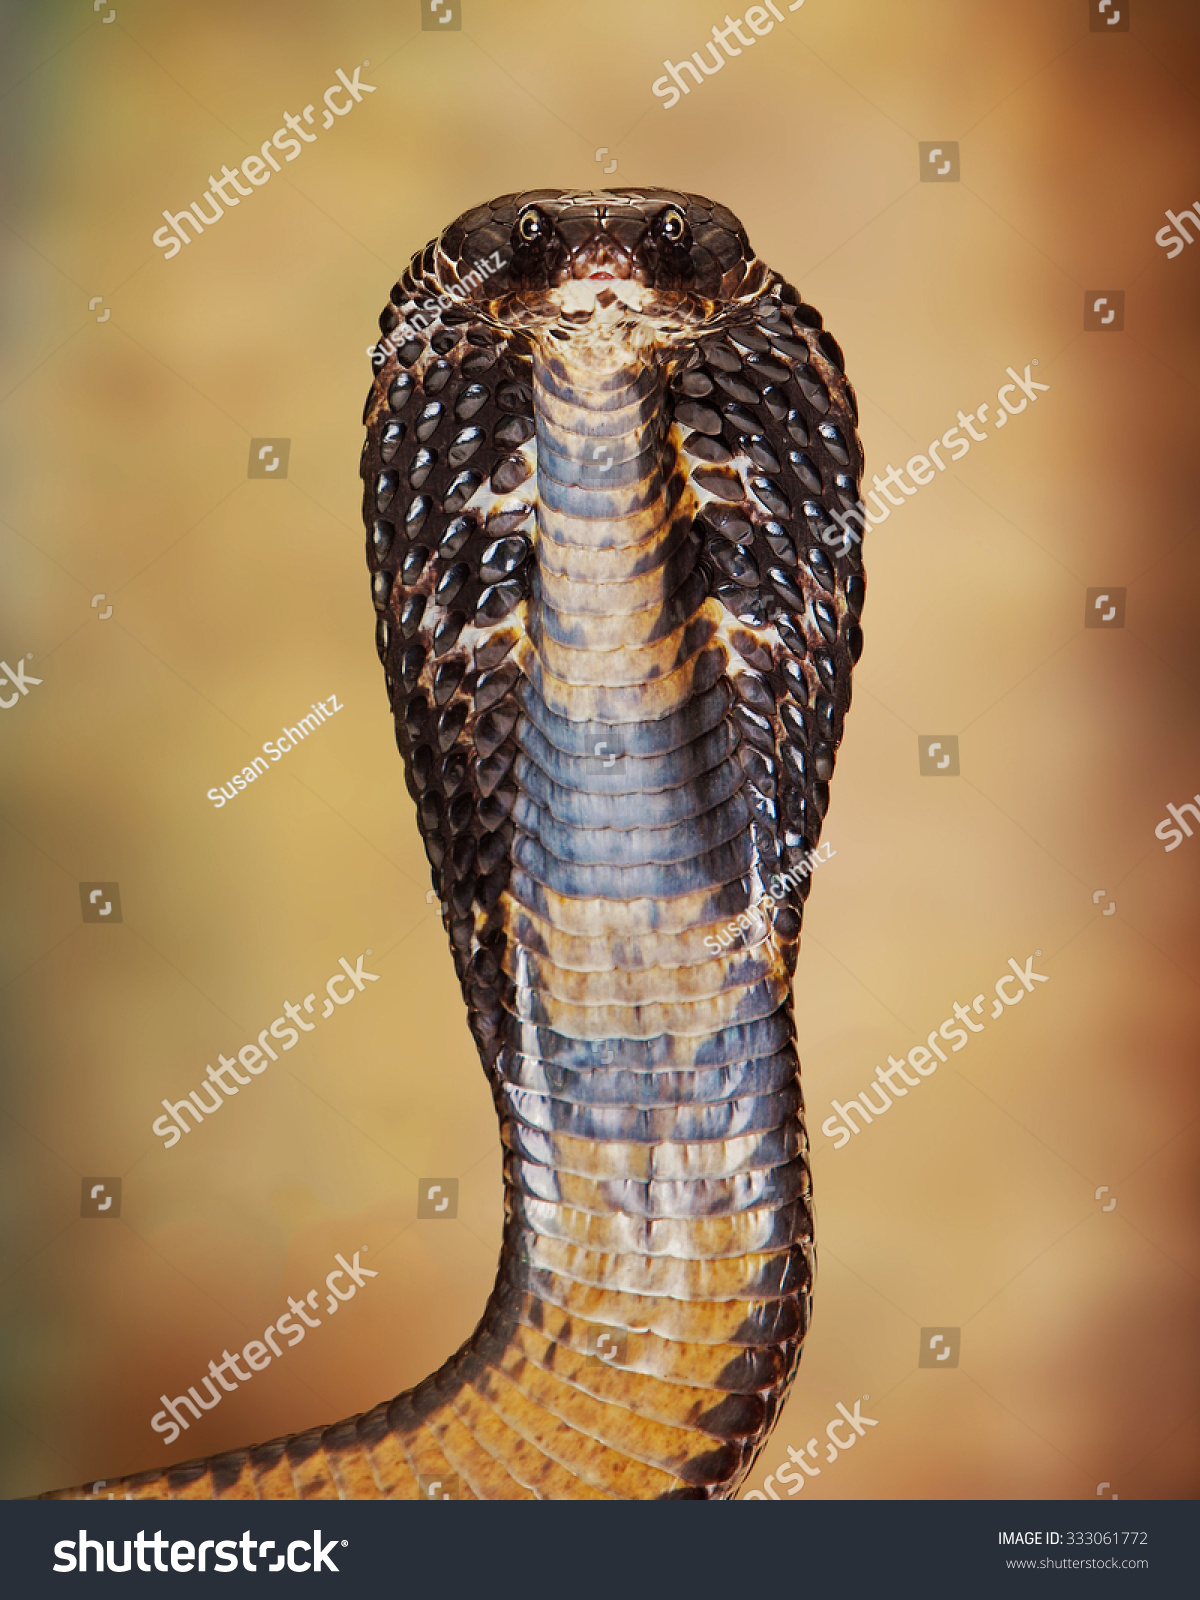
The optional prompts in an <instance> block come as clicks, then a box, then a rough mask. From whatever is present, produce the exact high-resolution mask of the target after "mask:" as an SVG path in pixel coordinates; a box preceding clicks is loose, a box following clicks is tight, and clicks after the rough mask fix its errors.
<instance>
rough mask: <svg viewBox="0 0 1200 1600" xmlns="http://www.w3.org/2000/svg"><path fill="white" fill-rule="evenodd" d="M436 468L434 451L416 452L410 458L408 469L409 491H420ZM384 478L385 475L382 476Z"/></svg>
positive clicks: (435, 452)
mask: <svg viewBox="0 0 1200 1600" xmlns="http://www.w3.org/2000/svg"><path fill="white" fill-rule="evenodd" d="M436 466H437V451H436V450H418V451H417V453H416V455H415V456H414V457H413V458H412V465H411V466H410V467H409V469H408V486H409V488H410V489H420V488H421V487H422V485H423V484H424V483H425V481H426V479H427V478H428V477H429V474H430V473H431V472H432V471H433V469H434V467H436ZM384 476H386V474H384Z"/></svg>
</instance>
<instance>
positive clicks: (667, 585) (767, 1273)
mask: <svg viewBox="0 0 1200 1600" xmlns="http://www.w3.org/2000/svg"><path fill="white" fill-rule="evenodd" d="M481 262H488V263H490V264H492V265H489V268H488V270H486V271H477V270H476V264H477V263H481ZM380 328H381V332H382V334H383V335H384V340H383V342H382V343H381V345H380V346H379V347H378V349H377V352H376V357H377V359H382V361H383V364H382V366H380V368H379V371H378V374H377V376H376V378H375V381H374V383H373V385H372V388H371V391H370V394H369V396H368V399H367V405H366V412H365V422H366V427H367V440H366V445H365V449H364V453H363V459H362V475H363V479H364V492H365V502H364V503H365V514H366V524H367V530H368V558H369V563H370V568H371V574H372V578H371V582H372V589H373V594H374V603H375V607H376V610H377V626H376V639H377V644H378V650H379V655H380V657H381V660H382V662H383V667H384V673H385V677H386V682H387V688H388V693H389V696H390V700H391V706H392V710H393V713H394V716H395V725H396V734H397V739H398V743H399V746H400V751H401V753H402V755H403V758H404V767H405V774H406V777H407V781H408V787H409V789H410V792H411V794H412V796H413V799H414V800H415V802H416V809H417V817H418V821H419V826H420V830H421V835H422V838H423V840H424V843H425V849H426V851H427V853H428V856H429V861H430V864H431V867H432V873H433V885H434V888H435V890H436V893H437V897H438V899H439V901H440V902H441V905H442V908H443V916H444V921H445V925H446V930H447V933H448V935H449V941H450V946H451V950H452V952H453V957H454V961H455V965H456V968H457V971H458V975H459V978H460V980H461V984H462V992H463V995H464V998H465V1000H466V1005H467V1013H468V1020H469V1024H470V1028H471V1031H472V1033H473V1035H474V1038H475V1041H476V1043H477V1045H478V1048H479V1054H480V1057H481V1060H482V1063H483V1068H484V1071H485V1073H486V1074H487V1078H488V1082H489V1084H490V1086H491V1089H492V1093H493V1096H494V1098H495V1103H496V1108H497V1112H498V1115H499V1121H500V1136H501V1140H502V1142H503V1147H504V1162H505V1180H504V1182H505V1225H504V1239H503V1248H502V1251H501V1256H500V1264H499V1270H498V1273H497V1278H496V1284H495V1287H494V1289H493V1291H492V1294H491V1297H490V1299H489V1300H488V1302H487V1305H486V1308H485V1310H484V1312H483V1317H482V1320H481V1321H480V1323H479V1326H478V1328H477V1329H476V1330H475V1332H474V1333H473V1334H472V1335H471V1337H470V1338H469V1339H468V1340H467V1342H466V1343H465V1344H464V1345H463V1346H462V1348H461V1349H460V1350H459V1351H458V1352H457V1353H456V1354H454V1355H452V1356H451V1357H450V1359H449V1360H448V1361H447V1362H446V1364H445V1365H444V1366H443V1367H441V1368H440V1369H439V1370H438V1371H437V1372H435V1373H434V1374H433V1375H432V1376H431V1377H429V1378H427V1379H426V1380H425V1381H424V1382H423V1383H421V1384H419V1385H418V1386H417V1387H416V1388H415V1389H411V1390H407V1391H405V1392H404V1393H402V1394H400V1395H398V1396H396V1397H395V1398H394V1399H391V1400H388V1401H385V1402H384V1403H382V1404H381V1405H379V1406H377V1407H375V1409H374V1410H372V1411H368V1412H366V1413H364V1414H362V1415H359V1416H353V1417H349V1418H347V1419H346V1420H345V1421H342V1422H337V1423H334V1424H333V1425H332V1426H329V1427H321V1428H313V1429H310V1430H308V1431H307V1432H304V1433H299V1434H294V1435H291V1436H289V1437H287V1438H283V1439H276V1440H273V1441H271V1442H270V1443H267V1444H261V1445H257V1446H254V1447H252V1448H248V1449H240V1450H233V1451H227V1452H224V1453H222V1454H220V1455H217V1456H214V1457H211V1458H209V1459H207V1460H203V1461H196V1462H192V1463H189V1464H185V1465H181V1466H174V1467H170V1468H166V1469H162V1470H158V1471H154V1472H150V1473H143V1474H140V1475H137V1476H134V1477H130V1478H126V1479H122V1480H118V1481H116V1482H109V1483H106V1484H104V1485H103V1486H100V1488H99V1489H98V1491H97V1492H98V1493H100V1494H101V1495H112V1494H115V1495H117V1496H118V1497H119V1496H120V1495H122V1494H128V1495H131V1496H133V1497H135V1498H155V1497H179V1498H186V1499H191V1498H207V1497H210V1496H213V1497H218V1498H229V1497H240V1498H262V1499H273V1498H279V1497H293V1496H297V1497H305V1498H308V1497H312V1496H318V1497H320V1496H330V1497H334V1496H336V1497H341V1498H344V1499H350V1498H353V1499H359V1498H363V1499H370V1498H397V1499H413V1498H417V1497H419V1496H421V1495H422V1494H427V1493H436V1494H437V1495H438V1497H441V1496H443V1495H444V1494H446V1493H448V1492H449V1493H454V1494H456V1495H457V1496H458V1497H460V1498H467V1499H469V1498H477V1499H500V1500H503V1499H606V1498H607V1499H636V1500H641V1499H680V1498H684V1499H726V1498H730V1497H732V1496H733V1495H734V1494H735V1493H736V1491H737V1488H738V1486H739V1484H740V1483H741V1482H742V1480H743V1479H744V1477H745V1475H746V1473H747V1472H748V1470H749V1468H750V1466H751V1464H752V1463H753V1461H754V1459H755V1456H756V1454H757V1452H758V1451H759V1450H760V1448H761V1447H762V1445H763V1443H764V1441H765V1439H766V1437H767V1434H768V1432H769V1430H770V1429H771V1427H772V1424H773V1423H774V1421H775V1419H776V1417H777V1416H778V1413H779V1410H780V1407H781V1406H782V1405H783V1402H784V1399H785V1398H786V1396H787V1394H788V1391H789V1387H790V1385H791V1384H792V1381H793V1378H794V1376H795V1373H796V1368H797V1364H798V1362H799V1358H800V1348H801V1342H802V1340H803V1338H804V1334H805V1331H806V1329H807V1327H808V1323H809V1314H810V1301H811V1293H812V1283H813V1269H814V1256H813V1229H812V1205H811V1184H810V1177H809V1162H808V1146H807V1140H806V1136H805V1128H804V1117H803V1104H802V1099H801V1091H800V1083H799V1073H798V1064H797V1055H796V1047H795V1027H794V1021H793V1010H792V1004H793V1002H792V992H791V991H792V978H793V974H794V971H795V965H796V956H797V949H798V944H799V938H800V925H801V913H802V910H803V899H804V896H805V895H806V893H807V890H808V883H809V878H808V876H807V873H806V872H803V871H796V870H795V869H797V868H799V867H801V866H802V865H803V863H804V862H805V861H806V859H807V858H808V857H809V855H810V854H811V852H812V851H813V850H814V849H815V848H816V845H817V840H818V838H819V836H820V832H821V826H822V822H823V819H824V817H825V813H826V809H827V807H828V802H829V780H830V777H831V775H832V772H833V765H834V752H835V750H836V749H837V746H838V743H839V740H840V738H841V733H842V725H843V719H844V716H845V713H846V711H847V708H848V707H849V704H850V675H851V669H852V666H853V664H854V662H855V661H856V660H857V659H858V656H859V653H860V651H861V648H862V634H861V631H860V626H859V618H860V614H861V611H862V604H863V594H864V584H863V574H862V565H861V550H860V549H859V546H858V543H857V541H855V540H853V539H850V538H847V537H845V536H844V535H842V534H840V533H839V531H838V529H839V520H838V519H839V516H840V515H841V514H843V513H845V512H846V511H849V510H850V508H851V507H853V506H854V505H856V504H857V502H858V484H859V479H860V476H861V469H862V456H861V452H860V448H859V444H858V440H857V437H856V434H855V424H856V420H857V413H856V408H855V400H854V394H853V391H852V389H851V387H850V384H849V383H848V382H847V380H846V378H845V376H844V374H843V363H842V356H841V352H840V351H839V349H838V346H837V344H836V343H835V342H834V340H833V339H832V338H831V337H830V335H829V334H828V333H826V332H824V331H823V330H822V324H821V318H820V317H819V316H818V314H817V313H816V312H815V311H814V310H813V309H812V308H811V307H810V306H808V305H806V304H805V303H804V302H803V301H802V299H801V297H800V296H799V295H798V294H797V293H796V291H795V290H794V289H792V288H791V287H790V286H789V285H788V284H787V283H786V282H784V281H783V279H781V278H780V277H779V275H778V274H777V273H775V272H773V271H772V270H771V269H770V268H769V267H767V266H766V264H765V263H764V262H762V261H761V260H759V259H758V258H757V256H756V255H755V254H754V252H753V251H752V249H751V247H750V245H749V242H748V240H747V238H746V234H745V231H744V230H743V228H742V226H741V224H740V223H739V222H738V220H737V218H736V217H735V216H733V214H732V213H731V212H729V211H728V210H726V209H725V208H724V207H723V206H721V205H715V204H713V203H712V202H710V201H708V200H705V199H702V198H700V197H699V196H695V195H687V194H676V193H672V192H669V191H664V190H655V189H615V190H606V191H603V192H600V193H582V192H573V191H572V192H563V191H559V190H539V191H536V192H534V193H529V194H521V195H506V196H504V197H502V198H500V199H498V200H494V201H493V202H492V203H491V204H489V205H483V206H478V207H476V208H475V209H473V210H471V211H468V212H466V213H465V215H463V216H461V217H459V219H458V220H457V221H456V222H454V223H453V224H451V226H450V227H449V228H447V229H446V230H445V232H444V233H443V234H442V235H441V237H440V238H438V239H436V240H434V241H433V242H432V243H431V244H429V245H428V246H427V247H426V249H425V250H424V251H423V252H422V253H421V254H420V255H418V256H416V257H415V258H414V259H413V262H412V264H411V265H410V267H409V268H408V270H407V272H406V273H405V274H404V275H403V277H402V278H401V279H400V281H399V282H398V283H397V284H396V286H395V288H394V289H393V290H392V295H391V302H390V304H389V306H388V307H387V309H386V310H385V311H384V313H383V316H382V317H381V319H380ZM841 526H844V522H843V523H841ZM731 922H732V923H733V924H734V925H735V927H736V928H738V929H739V930H741V932H740V934H739V936H738V937H736V938H735V937H733V936H732V935H731V933H730V932H729V925H730V924H731ZM718 933H719V934H720V935H721V937H720V938H717V937H716V936H717V935H718ZM714 947H715V950H716V952H717V953H714ZM431 1485H433V1486H436V1487H435V1488H434V1489H431V1488H430V1486H431ZM91 1492H92V1491H91V1490H88V1489H84V1490H77V1491H68V1493H72V1494H78V1495H87V1494H89V1493H91Z"/></svg>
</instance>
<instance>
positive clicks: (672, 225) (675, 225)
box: [660, 207, 687, 244]
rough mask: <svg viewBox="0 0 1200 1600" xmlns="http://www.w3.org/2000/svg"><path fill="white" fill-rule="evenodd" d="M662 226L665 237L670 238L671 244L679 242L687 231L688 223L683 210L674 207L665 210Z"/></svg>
mask: <svg viewBox="0 0 1200 1600" xmlns="http://www.w3.org/2000/svg"><path fill="white" fill-rule="evenodd" d="M660 226H661V228H662V236H663V238H664V239H667V240H669V241H670V243H671V244H679V243H680V241H681V240H682V238H683V236H684V234H685V233H686V232H687V223H686V221H685V220H684V216H683V213H682V211H676V210H675V209H674V208H673V207H672V209H671V210H670V211H664V212H663V214H662V219H661V223H660Z"/></svg>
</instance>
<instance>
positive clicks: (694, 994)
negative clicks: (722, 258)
mask: <svg viewBox="0 0 1200 1600" xmlns="http://www.w3.org/2000/svg"><path fill="white" fill-rule="evenodd" d="M665 377H666V375H665V373H664V372H663V371H662V369H661V368H658V367H655V366H652V365H650V364H638V365H636V366H630V365H628V364H621V363H620V362H618V361H614V360H608V359H605V354H604V352H603V351H599V352H585V353H583V354H581V355H578V356H577V355H576V354H575V352H573V351H570V350H565V349H564V350H554V351H539V352H538V353H537V355H536V356H535V360H534V369H533V387H534V412H535V419H536V426H537V454H538V490H539V505H538V524H537V551H536V554H537V577H536V580H535V583H534V587H533V598H532V600H531V603H530V608H529V621H528V628H527V635H528V636H527V641H526V644H525V648H524V652H523V657H522V667H523V672H524V678H523V682H522V685H521V691H520V698H521V705H522V711H521V715H520V718H519V721H518V724H517V743H518V748H519V752H520V753H519V754H518V757H517V761H516V765H515V769H514V770H515V776H516V780H517V790H518V799H517V801H516V805H515V808H514V822H515V836H514V839H513V843H512V873H511V878H510V882H509V887H508V889H507V890H506V892H505V895H504V897H503V901H502V907H503V917H504V924H505V935H506V944H505V955H504V960H503V972H502V973H500V974H497V975H496V976H495V978H494V983H495V986H496V987H497V989H498V990H499V992H500V993H501V994H502V995H503V997H504V1014H505V1020H504V1023H503V1025H502V1027H501V1030H500V1033H499V1036H498V1038H497V1040H496V1045H497V1049H496V1053H495V1056H494V1063H493V1071H494V1075H495V1081H496V1088H497V1102H498V1107H499V1111H500V1120H501V1132H502V1138H503V1142H504V1146H505V1178H506V1212H507V1224H506V1236H505V1249H504V1255H503V1258H502V1262H501V1270H500V1278H499V1281H498V1283H497V1286H496V1290H495V1292H494V1294H493V1296H492V1300H491V1302H490V1303H489V1306H488V1310H487V1313H486V1314H485V1317H484V1320H483V1323H482V1324H481V1326H480V1328H479V1330H478V1331H477V1333H476V1335H475V1336H474V1338H473V1339H472V1340H471V1341H470V1343H469V1344H468V1346H466V1347H465V1348H464V1350H463V1351H462V1352H460V1354H459V1355H458V1356H457V1357H456V1358H454V1360H452V1361H451V1362H450V1363H449V1364H448V1365H447V1367H446V1368H445V1369H443V1371H442V1372H441V1373H440V1374H437V1375H435V1377H434V1378H433V1379H431V1380H429V1382H428V1383H427V1384H426V1385H423V1386H422V1388H421V1390H419V1391H417V1393H416V1395H415V1396H414V1402H415V1403H417V1410H418V1412H420V1411H421V1409H422V1407H424V1408H428V1417H429V1426H430V1427H431V1428H432V1429H434V1430H436V1429H437V1428H438V1427H439V1426H441V1424H442V1422H443V1421H444V1419H445V1417H446V1415H447V1413H446V1411H445V1410H444V1409H443V1408H444V1407H447V1406H448V1407H450V1408H451V1410H452V1412H453V1414H454V1415H455V1416H456V1417H457V1418H461V1420H462V1421H463V1422H464V1423H466V1424H467V1425H468V1427H470V1428H471V1429H472V1430H474V1429H477V1428H478V1427H480V1426H482V1419H484V1418H486V1422H487V1427H488V1428H489V1429H491V1430H492V1433H491V1437H492V1438H493V1439H494V1440H496V1441H499V1440H500V1439H501V1438H503V1439H504V1440H505V1441H506V1444H505V1449H506V1452H507V1453H506V1454H504V1458H503V1467H502V1468H499V1467H497V1468H496V1469H494V1470H495V1474H496V1477H497V1479H498V1478H499V1477H500V1476H501V1475H502V1474H509V1475H511V1476H513V1477H515V1478H516V1479H518V1480H521V1481H524V1482H528V1481H529V1480H528V1478H525V1479H524V1480H522V1479H521V1473H522V1470H524V1471H526V1472H528V1471H529V1470H530V1467H529V1463H528V1458H527V1457H526V1456H524V1455H523V1454H522V1446H521V1444H520V1441H524V1444H526V1445H536V1446H537V1447H538V1448H539V1449H541V1450H542V1451H543V1453H544V1454H545V1455H547V1456H548V1457H549V1458H550V1459H549V1460H548V1461H546V1462H545V1463H544V1464H543V1465H542V1466H541V1467H539V1468H538V1469H537V1473H536V1474H535V1483H536V1492H539V1493H553V1492H555V1488H554V1485H555V1481H556V1480H555V1473H556V1472H557V1471H558V1470H560V1466H559V1464H560V1463H561V1462H563V1461H570V1463H571V1470H572V1473H573V1475H574V1479H575V1487H574V1488H573V1489H572V1490H571V1493H572V1494H574V1495H578V1493H579V1482H580V1481H582V1483H583V1484H584V1485H585V1486H586V1489H587V1490H588V1491H590V1492H592V1493H595V1494H597V1495H615V1496H618V1497H623V1498H650V1497H653V1496H656V1495H668V1496H671V1495H675V1496H677V1495H693V1496H710V1495H712V1496H724V1495H728V1494H730V1493H732V1492H733V1490H734V1489H735V1488H736V1485H737V1483H738V1482H739V1481H740V1480H741V1478H742V1476H744V1473H745V1471H746V1470H747V1469H748V1467H749V1465H750V1462H751V1461H752V1459H753V1456H754V1454H755V1452H756V1450H757V1448H758V1446H759V1444H760V1443H761V1440H762V1439H763V1437H764V1436H765V1433H766V1431H767V1429H768V1428H769V1426H770V1424H771V1422H772V1421H773V1418H774V1415H775V1412H776V1410H777V1407H778V1404H779V1403H780V1401H781V1399H782V1396H783V1394H784V1393H785V1392H786V1388H787V1385H788V1383H789V1382H790V1379H791V1376H792V1374H793V1372H794V1369H795V1363H796V1359H797V1358H798V1352H799V1340H800V1338H801V1337H802V1335H803V1331H804V1328H805V1325H806V1322H807V1307H808V1292H809V1286H810V1283H811V1271H812V1262H811V1231H810V1218H809V1207H808V1194H809V1184H808V1170H807V1163H806V1146H805V1137H804V1129H803V1122H802V1115H801V1101H800V1093H799V1085H798V1081H797V1067H796V1057H795V1051H794V1046H793V1028H792V1021H791V1014H790V1000H789V994H790V974H791V970H792V964H793V962H794V953H795V950H794V939H793V938H792V937H791V936H792V933H793V930H792V929H791V928H790V927H789V926H788V925H787V924H786V922H784V923H783V924H782V925H781V926H782V931H780V929H779V928H777V927H776V926H775V923H774V921H773V918H772V916H771V914H770V913H769V912H767V911H760V912H759V914H758V917H757V920H756V921H755V922H754V931H752V932H751V933H749V934H748V935H747V937H746V940H745V942H742V941H741V940H739V941H737V942H732V941H729V939H728V936H727V935H726V937H725V939H724V940H721V941H718V940H717V939H716V938H715V935H717V934H718V932H720V931H722V930H723V929H724V928H725V927H726V926H727V925H728V924H729V922H730V920H731V919H735V918H737V917H738V915H739V914H740V913H744V912H746V911H747V908H748V907H750V906H751V905H752V904H756V903H758V902H759V901H762V900H763V898H764V896H763V889H762V885H763V881H764V879H765V877H766V876H767V875H768V872H769V870H771V869H770V862H769V859H768V857H769V849H768V845H767V834H766V831H765V830H764V829H763V828H762V825H761V820H760V815H759V813H758V811H756V808H755V805H754V804H753V803H752V800H751V799H750V798H749V797H748V795H747V792H746V783H745V769H744V767H743V760H742V757H743V751H742V748H741V736H740V734H739V731H738V726H737V723H736V721H735V719H734V718H733V717H732V715H731V708H732V705H733V699H734V697H733V693H732V690H731V688H730V684H729V681H728V678H727V677H726V675H725V669H726V667H727V665H728V657H727V652H726V649H725V646H724V645H723V643H722V642H721V639H720V637H719V628H720V625H719V617H720V613H719V611H718V608H717V607H716V606H715V605H714V603H713V602H712V601H710V600H708V599H706V597H705V586H704V583H703V581H702V579H701V578H700V575H699V573H698V572H697V565H696V556H697V548H696V542H695V539H694V536H693V535H692V533H691V519H692V513H693V511H694V509H695V507H694V505H693V504H692V494H691V491H690V490H688V489H686V488H685V487H684V483H683V476H682V473H681V472H679V471H677V469H676V443H675V439H674V437H673V435H672V433H671V430H670V429H669V427H668V425H667V422H666V420H665V419H666V411H665V406H664V403H663V402H664V385H665ZM725 943H730V944H731V948H729V949H728V950H725V949H724V948H723V945H724V944H725ZM714 949H716V950H718V951H720V952H721V953H720V954H719V955H716V956H715V955H714V954H713V951H714ZM418 1397H420V1399H419V1401H418ZM469 1419H473V1420H469ZM554 1440H559V1441H560V1443H559V1445H558V1446H557V1447H555V1446H554V1445H553V1444H552V1441H554ZM442 1448H443V1449H444V1451H445V1453H446V1455H447V1460H448V1463H449V1465H450V1466H452V1467H453V1466H454V1464H455V1461H456V1460H458V1461H460V1462H462V1463H464V1464H465V1463H466V1461H467V1457H466V1455H462V1456H457V1457H456V1454H455V1451H454V1448H453V1443H452V1435H451V1434H450V1433H447V1434H446V1436H445V1438H444V1439H443V1442H442ZM564 1450H565V1451H566V1454H565V1455H564V1454H561V1453H560V1452H561V1451H564ZM460 1470H463V1468H460ZM488 1470H489V1471H491V1470H493V1469H491V1468H489V1469H488ZM475 1471H476V1472H479V1466H478V1462H477V1461H476V1464H475ZM467 1475H468V1476H469V1471H467ZM484 1476H486V1474H484ZM479 1492H481V1493H483V1492H489V1493H494V1492H497V1490H496V1486H495V1483H493V1484H492V1485H491V1486H490V1487H488V1486H485V1485H483V1484H481V1486H480V1489H479ZM499 1492H502V1493H503V1492H512V1491H511V1489H509V1490H503V1489H501V1490H500V1491H499ZM563 1492H566V1491H565V1489H564V1491H563Z"/></svg>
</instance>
